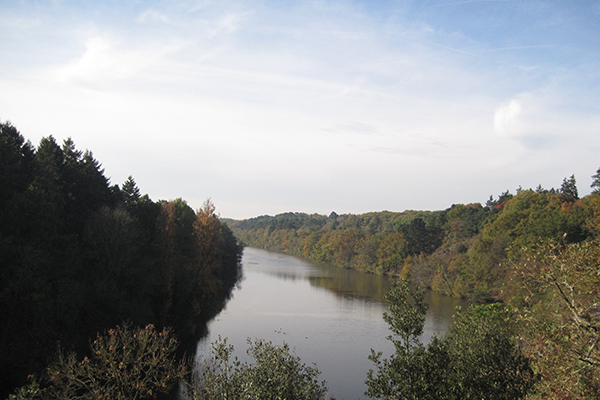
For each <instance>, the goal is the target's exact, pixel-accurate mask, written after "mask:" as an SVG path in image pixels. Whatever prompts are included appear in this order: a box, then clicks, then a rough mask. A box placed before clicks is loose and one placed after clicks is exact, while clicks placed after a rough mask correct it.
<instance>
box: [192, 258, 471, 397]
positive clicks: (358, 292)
mask: <svg viewBox="0 0 600 400" xmlns="http://www.w3.org/2000/svg"><path fill="white" fill-rule="evenodd" d="M242 268H243V279H242V280H241V282H240V284H239V285H238V287H237V288H235V289H234V291H233V296H232V298H231V300H229V302H228V303H227V306H226V307H225V309H224V310H223V311H221V313H220V314H219V315H218V316H217V317H216V318H215V319H214V320H212V321H211V322H209V325H208V335H207V336H206V337H205V338H204V339H202V340H201V341H200V342H199V343H198V351H197V357H198V358H201V357H202V356H204V355H206V354H209V352H210V343H211V342H213V341H214V340H216V339H217V337H218V336H221V337H227V338H228V342H229V343H230V344H233V345H234V346H235V350H236V351H235V355H237V356H238V357H239V358H240V359H241V360H242V361H248V358H247V356H246V355H245V351H246V349H247V348H248V344H247V342H246V339H247V338H250V339H252V340H254V339H255V338H260V339H266V340H269V341H272V342H273V343H274V344H282V343H284V342H285V343H288V344H289V345H290V347H291V348H293V349H294V351H295V354H297V355H298V356H300V357H301V358H302V362H303V363H305V364H307V365H311V364H312V363H315V364H317V367H318V368H319V370H320V371H321V372H322V374H321V376H320V378H321V380H325V381H326V382H327V387H328V389H329V391H328V394H327V396H328V398H329V397H330V396H332V397H335V398H337V399H346V400H353V399H365V398H367V396H365V395H364V392H365V390H366V389H367V388H366V385H365V384H364V381H365V378H366V375H367V372H368V371H369V369H371V368H373V363H372V362H371V361H369V359H368V356H369V354H370V353H371V349H375V350H376V351H383V352H384V354H391V353H392V352H393V346H392V344H391V342H389V341H388V340H386V337H387V336H389V335H390V331H389V329H388V325H387V324H386V323H385V321H384V320H383V312H384V311H385V310H386V308H385V305H384V302H383V296H384V295H385V293H386V292H387V291H388V289H389V288H390V285H391V281H390V279H388V278H386V277H382V276H376V275H370V274H363V273H360V272H357V271H351V270H345V269H341V268H335V267H327V266H322V265H316V264H313V263H311V262H309V261H306V260H303V259H299V258H296V257H292V256H287V255H283V254H279V253H273V252H269V251H266V250H260V249H255V248H246V249H245V250H244V255H243V258H242ZM427 301H428V303H429V305H430V307H429V311H428V313H427V318H426V323H425V330H424V334H423V337H422V341H424V342H427V341H429V339H430V338H431V336H432V335H438V336H440V335H443V333H444V332H445V331H446V330H447V328H448V326H449V324H450V323H451V321H452V314H453V313H454V310H455V309H456V307H457V306H464V305H465V302H463V301H461V300H457V299H452V298H448V297H445V296H441V295H437V294H434V293H430V292H428V293H427Z"/></svg>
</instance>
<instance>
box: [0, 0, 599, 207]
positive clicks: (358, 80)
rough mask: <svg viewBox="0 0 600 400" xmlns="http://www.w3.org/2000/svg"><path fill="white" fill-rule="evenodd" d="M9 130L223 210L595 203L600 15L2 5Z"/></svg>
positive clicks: (589, 7)
mask: <svg viewBox="0 0 600 400" xmlns="http://www.w3.org/2000/svg"><path fill="white" fill-rule="evenodd" d="M0 26H2V29H1V30H0V54H2V62H1V63H0V119H2V120H10V121H12V122H13V124H15V125H16V126H17V127H18V128H19V129H20V130H21V132H22V134H23V135H24V136H25V137H26V138H29V139H31V140H32V142H33V143H34V144H37V142H38V141H39V139H40V138H41V137H43V136H48V135H53V136H54V137H55V138H57V139H58V140H60V141H62V140H63V139H65V138H67V137H72V138H73V140H74V141H75V143H76V145H77V146H78V147H79V148H81V149H90V150H92V151H93V152H94V155H95V156H96V158H97V159H98V160H99V161H100V162H102V163H103V165H104V167H105V169H106V175H107V176H108V177H110V178H111V181H112V182H113V183H122V182H123V181H124V180H125V179H126V178H127V176H128V175H133V177H134V178H135V179H136V181H137V182H138V185H139V186H140V188H141V190H142V191H143V192H147V193H148V194H149V195H150V197H151V198H152V199H154V200H158V199H172V198H176V197H183V198H184V199H186V200H188V202H189V203H190V205H191V206H192V207H194V208H197V207H199V206H200V205H201V204H202V202H203V201H204V200H205V199H206V198H209V197H210V198H212V200H213V202H214V203H215V204H216V206H217V211H218V212H220V214H221V216H223V217H233V218H250V217H254V216H257V215H262V214H271V215H273V214H276V213H280V212H285V211H301V212H309V213H312V212H318V213H321V214H328V213H329V212H331V211H332V210H335V211H336V212H337V213H363V212H368V211H379V210H391V211H403V210H406V209H433V210H438V209H445V208H447V207H449V206H450V205H452V204H454V203H469V202H482V203H484V202H485V201H486V200H487V199H488V197H489V196H490V195H495V196H496V195H498V194H500V193H502V192H503V191H505V190H507V189H509V190H510V191H511V192H513V193H514V191H515V189H516V188H517V187H519V186H522V187H524V188H528V187H536V186H537V185H538V184H541V185H542V186H544V187H546V188H550V187H559V186H560V184H561V182H562V179H563V178H564V177H567V176H570V175H571V174H575V176H576V178H577V181H578V186H579V191H580V194H582V195H584V194H587V193H589V191H590V190H589V189H590V188H589V185H590V183H591V175H592V174H594V173H595V172H596V170H597V169H598V167H600V101H599V100H600V3H599V2H597V1H546V0H531V1H529V0H521V1H511V0H497V1H494V0H488V1H485V0H483V1H476V0H474V1H456V0H454V1H453V0H419V1H417V0H415V1H318V0H315V1H266V0H265V1H253V0H250V1H238V2H236V1H228V0H221V1H214V2H213V1H209V0H205V1H192V0H169V1H166V0H165V1H134V0H131V1H128V0H121V1H102V2H97V1H60V0H54V1H43V0H38V1H3V0H0Z"/></svg>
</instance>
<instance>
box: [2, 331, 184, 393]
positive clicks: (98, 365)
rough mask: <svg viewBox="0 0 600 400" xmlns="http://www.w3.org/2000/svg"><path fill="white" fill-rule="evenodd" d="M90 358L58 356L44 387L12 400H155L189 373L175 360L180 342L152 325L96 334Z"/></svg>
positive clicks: (33, 387)
mask: <svg viewBox="0 0 600 400" xmlns="http://www.w3.org/2000/svg"><path fill="white" fill-rule="evenodd" d="M90 348H91V353H90V357H89V358H88V357H84V358H83V359H79V358H78V357H77V355H76V354H75V353H70V354H68V355H65V354H63V353H62V352H61V353H59V356H58V358H57V360H56V361H55V362H53V363H52V364H51V365H50V366H49V367H48V368H47V370H46V373H45V374H44V376H43V378H42V379H41V382H40V383H38V382H37V381H34V382H32V383H30V384H29V385H26V386H24V387H22V388H21V389H19V390H18V391H17V393H16V394H14V395H11V396H10V397H9V400H28V399H29V400H33V399H40V400H44V399H81V400H86V399H89V400H93V399H111V400H112V399H114V400H131V399H154V398H156V396H157V395H158V394H159V393H168V392H169V391H170V390H171V389H172V388H173V387H174V385H176V384H178V382H179V381H181V380H182V379H184V378H185V376H186V375H187V368H186V367H185V366H184V365H183V364H182V363H179V362H178V361H177V359H176V357H175V351H176V348H177V341H176V340H175V339H174V338H173V337H172V336H171V335H170V332H169V331H168V330H163V331H160V332H158V331H156V329H155V328H154V326H152V325H148V326H146V327H145V328H139V329H129V328H128V327H121V326H118V327H117V328H115V329H110V330H109V331H108V332H106V333H105V334H104V335H98V337H97V338H96V340H94V342H93V343H92V344H91V345H90Z"/></svg>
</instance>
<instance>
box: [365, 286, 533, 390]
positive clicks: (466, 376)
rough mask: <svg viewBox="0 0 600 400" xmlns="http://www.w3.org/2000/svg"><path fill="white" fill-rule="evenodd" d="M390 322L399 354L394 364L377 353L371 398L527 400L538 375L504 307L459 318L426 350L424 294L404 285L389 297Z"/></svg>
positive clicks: (370, 376) (373, 357)
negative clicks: (526, 395)
mask: <svg viewBox="0 0 600 400" xmlns="http://www.w3.org/2000/svg"><path fill="white" fill-rule="evenodd" d="M387 299H388V302H389V306H388V307H389V311H390V312H389V313H385V314H384V319H385V320H386V322H388V324H389V325H390V329H391V330H392V332H393V333H394V334H395V335H396V336H398V337H399V339H396V338H394V337H393V336H390V337H389V340H391V341H392V343H393V344H394V347H395V349H396V351H395V353H394V354H393V355H392V356H390V358H389V359H384V360H382V359H381V356H382V353H381V352H379V353H376V352H375V351H373V350H372V353H371V356H370V357H369V358H370V359H371V360H372V361H374V362H375V364H376V367H377V371H376V372H374V371H373V370H371V371H369V373H368V375H367V380H366V384H367V386H368V390H367V394H368V395H369V396H372V397H376V398H385V399H398V400H400V399H402V400H404V399H414V400H417V399H418V400H427V399H431V400H434V399H435V400H443V399H452V400H459V399H474V398H477V399H489V400H492V399H493V400H501V399H502V400H505V399H515V400H516V399H520V398H522V397H523V396H524V395H525V394H526V393H527V392H528V391H529V390H530V389H531V387H532V386H533V384H534V383H535V375H534V373H533V371H532V369H531V367H530V365H529V359H528V358H527V357H525V356H524V355H523V354H522V353H521V351H520V349H519V347H518V346H517V342H516V341H515V338H514V333H513V331H512V329H511V328H512V325H511V323H510V321H511V313H510V312H509V310H505V309H502V307H501V306H499V305H491V306H479V307H474V308H471V309H469V310H468V311H467V312H466V313H464V314H463V313H459V314H458V316H457V317H456V321H455V324H454V325H453V326H452V327H451V328H450V330H449V331H448V333H447V334H446V336H445V337H444V338H442V339H438V338H436V337H434V338H433V339H432V341H431V343H430V344H428V345H427V346H424V345H423V344H422V343H421V342H420V341H419V339H418V337H419V336H420V335H421V334H422V333H423V324H424V322H425V312H426V311H427V307H426V305H425V304H424V302H423V292H422V291H418V290H417V291H416V292H411V290H410V289H409V286H408V281H406V280H400V281H398V282H397V283H396V284H395V285H394V287H393V288H392V290H390V293H389V294H388V296H387Z"/></svg>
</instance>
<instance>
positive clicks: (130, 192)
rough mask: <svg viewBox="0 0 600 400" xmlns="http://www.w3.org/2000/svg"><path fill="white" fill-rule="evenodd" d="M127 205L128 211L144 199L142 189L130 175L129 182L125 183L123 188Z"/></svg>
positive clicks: (122, 191)
mask: <svg viewBox="0 0 600 400" xmlns="http://www.w3.org/2000/svg"><path fill="white" fill-rule="evenodd" d="M121 193H122V194H123V199H124V200H125V205H126V206H127V208H128V209H131V208H132V207H133V206H134V205H135V204H137V202H138V201H139V200H140V198H141V197H142V194H141V192H140V189H139V188H138V187H137V185H136V183H135V180H134V179H133V176H131V175H129V177H128V178H127V180H126V181H125V182H124V183H123V186H122V188H121Z"/></svg>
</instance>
